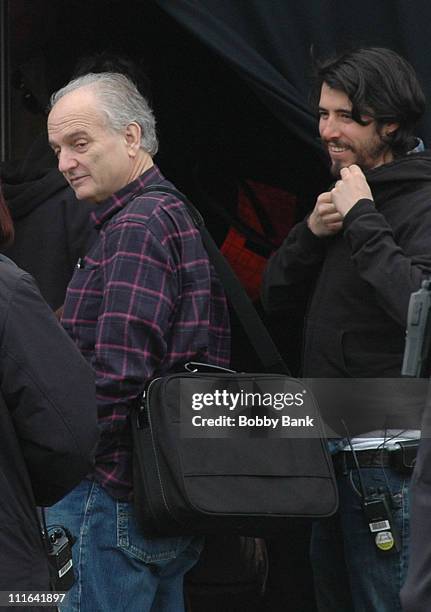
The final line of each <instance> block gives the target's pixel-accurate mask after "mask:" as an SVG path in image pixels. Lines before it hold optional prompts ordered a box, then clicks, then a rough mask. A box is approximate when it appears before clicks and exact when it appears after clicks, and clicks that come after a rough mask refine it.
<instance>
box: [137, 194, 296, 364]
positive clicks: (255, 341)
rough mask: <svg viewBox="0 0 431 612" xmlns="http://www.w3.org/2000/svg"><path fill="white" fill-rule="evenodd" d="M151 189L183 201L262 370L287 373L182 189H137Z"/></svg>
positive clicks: (239, 284)
mask: <svg viewBox="0 0 431 612" xmlns="http://www.w3.org/2000/svg"><path fill="white" fill-rule="evenodd" d="M152 192H157V193H167V194H171V195H173V196H175V197H176V198H178V200H180V201H182V202H184V204H185V205H186V207H187V210H188V212H189V214H190V217H191V219H192V221H193V223H194V225H195V226H196V228H197V229H198V230H199V232H200V234H201V237H202V242H203V244H204V247H205V249H206V251H207V253H208V257H209V259H210V261H211V263H212V264H213V266H214V268H215V269H216V271H217V274H218V276H219V278H220V282H221V283H222V285H223V287H224V290H225V292H226V296H227V299H228V300H229V303H230V304H231V306H232V308H233V309H234V311H235V313H236V315H237V317H238V319H239V321H240V323H241V325H242V327H243V329H244V331H245V333H246V335H247V337H248V339H249V340H250V342H251V344H252V346H253V348H254V350H255V351H256V354H257V356H258V357H259V359H260V361H261V363H262V365H263V368H264V370H265V371H266V372H273V373H277V374H286V375H288V376H291V373H290V371H289V368H288V367H287V365H286V363H285V362H284V360H283V358H282V357H281V355H280V353H279V351H278V349H277V347H276V346H275V344H274V341H273V340H272V338H271V336H270V335H269V332H268V330H267V329H266V327H265V325H264V324H263V321H262V319H261V318H260V316H259V315H258V313H257V311H256V309H255V307H254V306H253V303H252V301H251V300H250V298H249V297H248V295H247V293H246V291H245V289H244V287H243V286H242V285H241V283H240V282H239V280H238V278H237V276H236V274H235V273H234V271H233V270H232V268H231V266H230V265H229V263H228V262H227V261H226V259H225V257H224V256H223V255H222V254H221V253H220V250H219V249H218V247H217V245H216V244H215V242H214V240H213V239H212V237H211V235H210V233H209V232H208V230H207V228H206V227H205V222H204V219H203V217H202V215H201V213H200V212H199V211H198V210H197V208H196V207H195V206H194V205H193V204H192V203H191V202H190V200H189V199H188V198H187V197H186V196H185V195H184V194H183V193H181V192H180V191H178V190H177V189H174V188H173V187H169V186H167V185H149V186H148V187H145V188H144V189H143V190H142V191H141V194H145V193H152Z"/></svg>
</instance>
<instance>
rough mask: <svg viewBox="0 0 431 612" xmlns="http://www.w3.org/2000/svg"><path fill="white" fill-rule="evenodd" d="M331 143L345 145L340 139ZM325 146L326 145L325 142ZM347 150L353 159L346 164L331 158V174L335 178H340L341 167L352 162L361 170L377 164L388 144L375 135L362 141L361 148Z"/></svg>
mask: <svg viewBox="0 0 431 612" xmlns="http://www.w3.org/2000/svg"><path fill="white" fill-rule="evenodd" d="M331 142H332V144H334V145H338V146H345V143H343V142H341V141H331ZM326 146H328V145H327V144H326ZM348 148H349V150H350V151H351V153H352V154H353V161H352V162H351V163H349V164H346V163H345V162H343V161H342V160H341V159H335V160H332V159H331V174H332V176H333V177H335V178H340V171H341V169H342V168H345V167H348V166H350V165H352V164H356V165H357V166H359V167H360V169H361V170H362V171H365V170H371V169H372V168H375V167H376V165H378V162H379V160H380V159H382V157H383V154H384V153H385V151H387V150H388V145H387V144H386V143H385V142H384V141H383V140H382V139H381V137H380V136H378V135H376V136H375V137H374V138H373V139H370V140H369V141H368V142H367V143H364V144H363V145H362V146H361V148H359V149H355V148H353V147H349V146H348Z"/></svg>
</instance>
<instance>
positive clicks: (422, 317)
mask: <svg viewBox="0 0 431 612" xmlns="http://www.w3.org/2000/svg"><path fill="white" fill-rule="evenodd" d="M430 311H431V280H425V281H423V282H422V287H421V288H420V289H419V291H416V292H415V293H412V294H411V296H410V302H409V310H408V314H407V331H406V346H405V350H404V360H403V367H402V370H401V373H402V375H403V376H413V377H416V378H420V377H422V376H428V375H429V370H430V346H431V323H430V318H431V317H430Z"/></svg>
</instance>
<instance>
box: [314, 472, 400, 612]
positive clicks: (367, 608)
mask: <svg viewBox="0 0 431 612" xmlns="http://www.w3.org/2000/svg"><path fill="white" fill-rule="evenodd" d="M361 474H362V477H363V480H364V484H365V487H366V488H368V489H369V488H374V490H375V491H376V492H377V491H378V489H379V488H387V486H388V484H389V488H390V491H391V494H392V496H393V499H394V505H395V506H396V507H395V508H393V509H392V515H393V518H394V522H395V525H396V527H397V529H398V531H399V534H400V538H401V550H400V552H399V553H397V552H394V553H382V552H381V551H379V550H378V548H377V546H376V544H375V541H374V536H373V535H372V534H371V532H370V529H369V526H368V523H367V520H366V518H365V514H364V512H363V510H362V506H361V499H362V498H361V494H360V489H359V483H358V475H357V470H356V469H354V470H348V471H346V472H345V473H343V474H340V475H339V476H338V477H337V482H338V489H339V497H340V506H339V511H338V512H337V514H335V515H334V516H332V517H330V518H328V519H321V520H319V521H316V522H315V523H314V524H313V529H312V536H311V563H312V567H313V574H314V583H315V590H316V600H317V605H318V610H319V612H401V602H400V598H399V593H400V590H401V587H402V585H403V583H404V580H405V577H406V574H407V560H408V545H409V496H408V485H409V481H410V477H409V476H405V475H402V474H399V473H397V472H395V471H394V470H392V469H390V468H385V470H384V472H383V469H382V468H380V467H372V468H361ZM385 474H386V477H387V481H386V479H385Z"/></svg>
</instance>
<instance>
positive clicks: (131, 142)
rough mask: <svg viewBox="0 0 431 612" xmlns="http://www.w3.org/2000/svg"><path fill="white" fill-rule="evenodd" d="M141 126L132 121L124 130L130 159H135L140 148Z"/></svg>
mask: <svg viewBox="0 0 431 612" xmlns="http://www.w3.org/2000/svg"><path fill="white" fill-rule="evenodd" d="M141 133H142V130H141V126H140V125H139V124H138V123H136V122H135V121H133V122H132V123H129V125H128V126H127V127H126V130H125V138H126V143H127V149H128V151H129V155H130V156H131V157H135V156H136V154H137V152H138V151H139V148H140V146H141Z"/></svg>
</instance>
